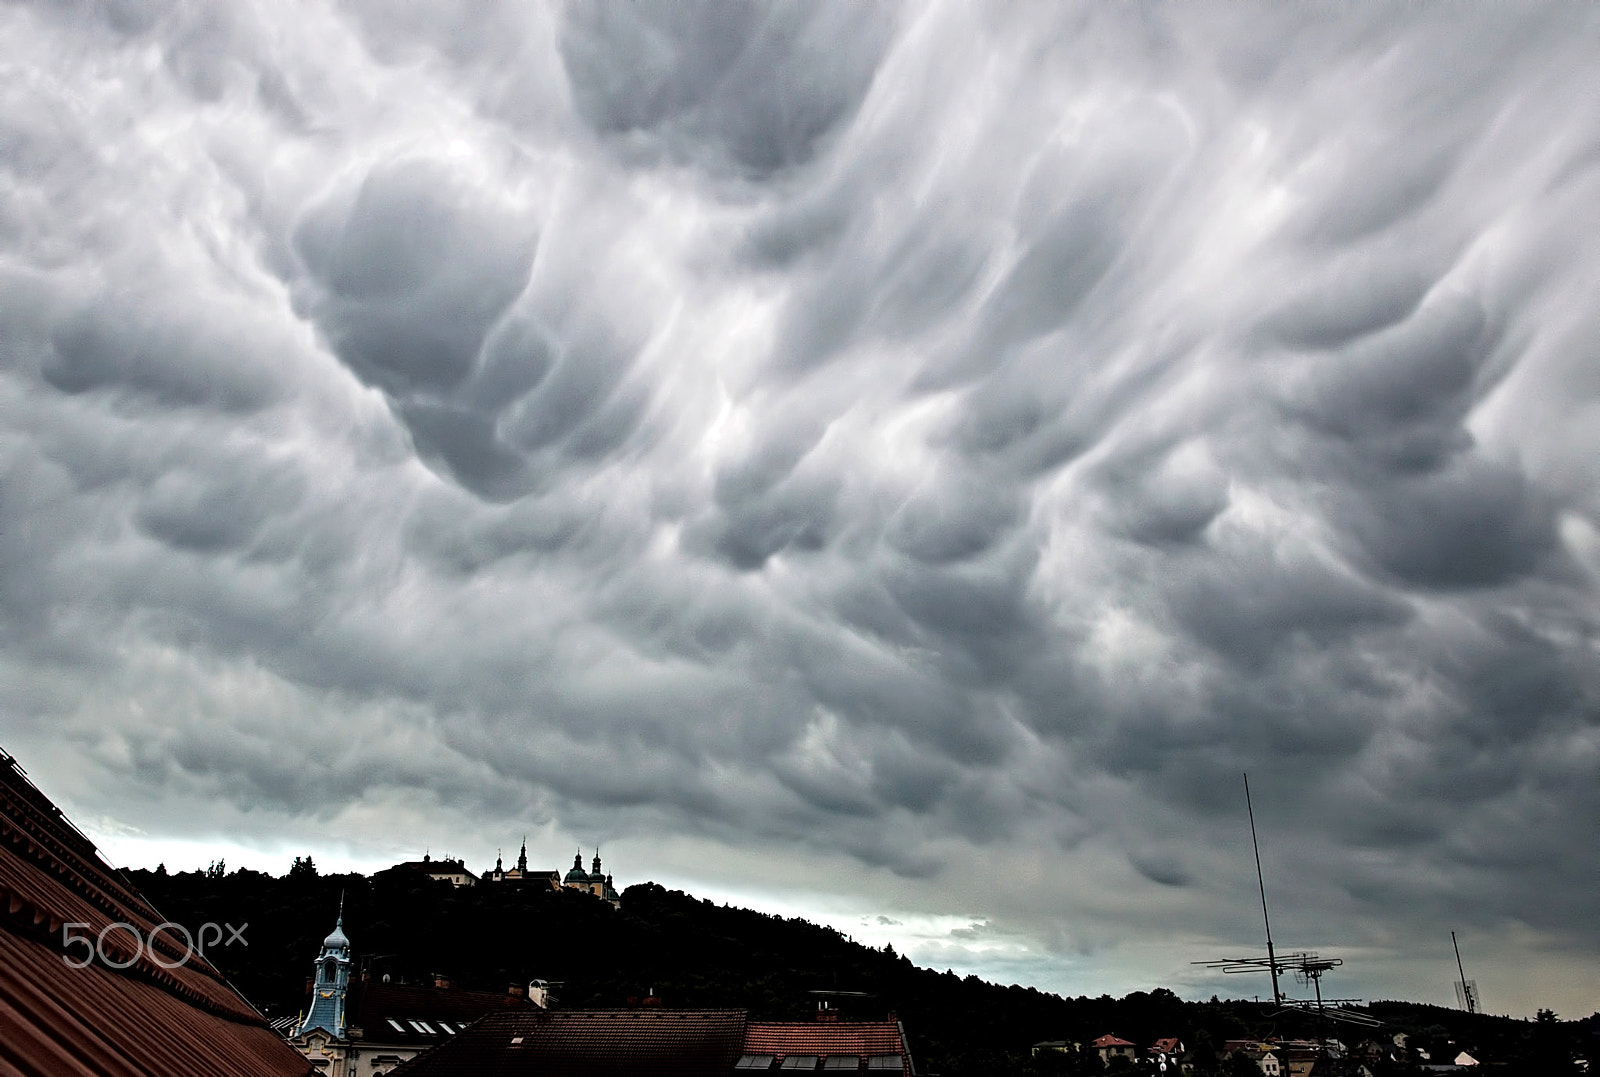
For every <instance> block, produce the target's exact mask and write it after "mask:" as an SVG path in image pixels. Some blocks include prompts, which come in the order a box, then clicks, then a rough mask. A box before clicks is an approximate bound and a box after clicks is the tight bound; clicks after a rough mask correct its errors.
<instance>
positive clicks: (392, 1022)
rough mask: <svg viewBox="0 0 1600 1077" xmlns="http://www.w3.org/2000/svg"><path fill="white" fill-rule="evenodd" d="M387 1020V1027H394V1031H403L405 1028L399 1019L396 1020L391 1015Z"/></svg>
mask: <svg viewBox="0 0 1600 1077" xmlns="http://www.w3.org/2000/svg"><path fill="white" fill-rule="evenodd" d="M388 1021H389V1027H390V1028H392V1029H394V1030H395V1031H396V1032H404V1031H405V1030H406V1026H404V1025H402V1024H401V1023H400V1022H399V1021H396V1020H395V1019H394V1018H393V1017H391V1018H389V1019H388Z"/></svg>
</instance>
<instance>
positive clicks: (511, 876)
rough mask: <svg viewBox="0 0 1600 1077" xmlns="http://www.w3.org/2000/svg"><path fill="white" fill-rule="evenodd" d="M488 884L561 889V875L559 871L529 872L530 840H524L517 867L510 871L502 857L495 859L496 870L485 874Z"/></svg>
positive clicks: (518, 855)
mask: <svg viewBox="0 0 1600 1077" xmlns="http://www.w3.org/2000/svg"><path fill="white" fill-rule="evenodd" d="M483 881H484V882H486V883H511V884H512V885H515V886H533V887H538V888H539V889H541V890H546V889H548V890H559V889H561V873H560V872H559V871H529V870H528V839H527V838H523V839H522V851H521V852H520V853H518V854H517V866H516V867H514V868H512V869H511V870H510V871H507V870H506V867H505V864H504V863H503V862H502V861H501V859H500V857H498V856H496V857H495V858H494V870H493V871H486V872H484V873H483Z"/></svg>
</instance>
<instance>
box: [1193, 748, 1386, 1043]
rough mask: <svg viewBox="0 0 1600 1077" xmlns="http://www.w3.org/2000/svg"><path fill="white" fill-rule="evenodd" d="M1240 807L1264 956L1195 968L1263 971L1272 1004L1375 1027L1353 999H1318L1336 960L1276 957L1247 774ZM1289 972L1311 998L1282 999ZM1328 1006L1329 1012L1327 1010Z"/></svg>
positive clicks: (1375, 1022)
mask: <svg viewBox="0 0 1600 1077" xmlns="http://www.w3.org/2000/svg"><path fill="white" fill-rule="evenodd" d="M1244 807H1245V811H1246V812H1247V813H1248V814H1249V816H1250V848H1251V850H1252V851H1253V852H1254V853H1255V858H1256V889H1257V891H1258V892H1259V893H1260V894H1261V923H1262V926H1263V927H1264V928H1265V929H1266V935H1267V956H1266V957H1265V958H1260V957H1225V958H1223V959H1221V960H1220V961H1196V962H1195V964H1196V965H1205V966H1206V967H1207V968H1213V969H1221V970H1222V971H1223V972H1225V973H1238V972H1262V971H1265V972H1267V973H1268V974H1270V975H1271V977H1272V1002H1273V1004H1274V1005H1276V1006H1282V1007H1284V1008H1285V1009H1296V1010H1313V1009H1314V1010H1315V1011H1316V1012H1317V1014H1318V1015H1319V1016H1320V1017H1322V1018H1323V1019H1325V1020H1334V1021H1345V1022H1347V1023H1349V1024H1354V1025H1364V1026H1366V1027H1368V1028H1375V1027H1377V1026H1378V1025H1379V1024H1381V1023H1382V1022H1380V1021H1378V1020H1376V1019H1374V1018H1373V1017H1371V1016H1369V1015H1367V1014H1364V1013H1359V1012H1357V1011H1355V1010H1353V1009H1350V1008H1349V1007H1350V1006H1352V1005H1359V1004H1360V1003H1361V1002H1362V1000H1361V999H1357V998H1334V999H1325V998H1323V997H1322V975H1323V973H1325V972H1327V971H1329V970H1330V969H1336V968H1338V967H1339V966H1340V965H1342V964H1344V962H1343V961H1342V960H1340V959H1339V958H1337V957H1323V956H1321V955H1320V954H1317V953H1315V952H1313V951H1310V950H1306V951H1301V952H1298V953H1292V954H1283V955H1281V956H1280V955H1279V954H1278V951H1277V948H1276V947H1275V946H1274V945H1273V942H1272V918H1271V916H1269V915H1268V913H1267V883H1266V878H1265V876H1264V875H1263V874H1262V871H1261V843H1260V842H1259V841H1258V840H1257V838H1256V811H1255V805H1254V804H1252V803H1251V800H1250V775H1249V774H1246V775H1245V776H1244ZM1283 972H1293V973H1294V974H1295V978H1296V979H1297V980H1299V981H1300V982H1301V983H1303V984H1310V985H1311V986H1312V987H1313V988H1314V989H1315V991H1316V998H1315V999H1291V998H1287V997H1285V996H1284V993H1283V988H1282V985H1281V984H1280V982H1279V979H1278V977H1279V974H1280V973H1283ZM1330 1006H1331V1007H1332V1008H1331V1009H1330V1008H1329V1007H1330Z"/></svg>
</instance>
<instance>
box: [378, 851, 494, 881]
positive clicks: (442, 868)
mask: <svg viewBox="0 0 1600 1077" xmlns="http://www.w3.org/2000/svg"><path fill="white" fill-rule="evenodd" d="M395 867H397V868H410V869H411V870H412V871H420V872H422V873H423V874H424V875H426V876H428V877H429V878H431V879H443V880H444V881H445V882H447V883H449V884H450V885H451V886H472V885H474V884H476V883H477V881H478V877H477V876H476V875H474V874H472V872H470V871H468V870H467V866H466V864H464V863H462V862H461V861H460V860H456V859H451V858H449V857H447V858H445V859H443V860H434V859H433V858H432V857H431V856H429V855H428V854H427V853H423V854H422V859H421V860H407V861H406V862H405V863H403V864H396V865H395Z"/></svg>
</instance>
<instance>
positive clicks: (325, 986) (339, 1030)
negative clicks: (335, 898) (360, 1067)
mask: <svg viewBox="0 0 1600 1077" xmlns="http://www.w3.org/2000/svg"><path fill="white" fill-rule="evenodd" d="M339 905H340V909H339V921H338V923H336V924H334V926H333V931H332V933H331V934H329V935H328V937H327V938H325V939H323V940H322V952H321V953H319V954H318V955H317V980H316V984H315V986H314V987H313V988H312V990H311V1009H310V1010H309V1011H307V1013H306V1019H305V1021H304V1022H303V1023H302V1024H301V1025H300V1028H299V1030H298V1034H299V1035H304V1034H305V1033H307V1032H310V1031H311V1030H312V1029H314V1028H320V1029H323V1030H325V1031H326V1032H328V1033H330V1034H331V1035H332V1036H334V1037H335V1038H336V1039H343V1038H344V1026H345V1012H344V998H345V993H346V992H347V991H348V990H349V987H350V940H349V939H348V938H347V937H346V936H345V933H344V908H343V906H344V902H343V901H340V903H339Z"/></svg>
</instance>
